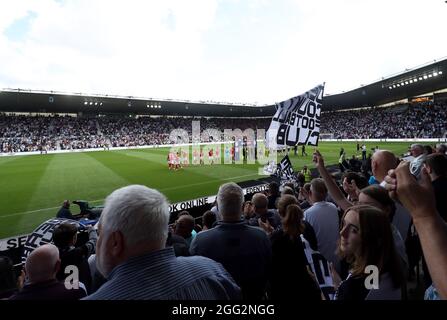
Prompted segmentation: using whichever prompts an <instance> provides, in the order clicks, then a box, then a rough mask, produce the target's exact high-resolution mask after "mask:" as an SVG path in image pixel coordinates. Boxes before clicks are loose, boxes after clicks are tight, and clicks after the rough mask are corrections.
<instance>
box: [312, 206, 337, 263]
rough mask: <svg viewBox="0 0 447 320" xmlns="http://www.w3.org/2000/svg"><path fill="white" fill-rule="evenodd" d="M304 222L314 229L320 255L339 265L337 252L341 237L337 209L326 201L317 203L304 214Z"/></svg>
mask: <svg viewBox="0 0 447 320" xmlns="http://www.w3.org/2000/svg"><path fill="white" fill-rule="evenodd" d="M304 220H306V221H307V222H309V224H310V225H311V226H312V228H314V231H315V235H316V237H317V240H318V249H319V251H320V253H321V254H322V255H323V256H324V257H325V258H326V259H327V260H328V261H330V262H333V263H334V264H337V262H338V258H337V256H336V254H335V251H336V249H337V241H338V239H339V236H340V235H339V226H338V210H337V207H336V206H335V205H334V204H332V203H330V202H326V201H322V202H316V203H314V204H313V206H312V207H310V208H309V209H307V210H306V211H305V212H304Z"/></svg>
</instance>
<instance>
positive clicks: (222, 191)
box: [217, 182, 244, 217]
mask: <svg viewBox="0 0 447 320" xmlns="http://www.w3.org/2000/svg"><path fill="white" fill-rule="evenodd" d="M243 203H244V192H243V191H242V188H241V187H239V186H238V185H237V184H236V183H234V182H229V183H225V184H223V185H221V186H220V188H219V192H218V193H217V206H218V208H219V213H220V214H222V216H223V217H225V216H235V215H242V204H243Z"/></svg>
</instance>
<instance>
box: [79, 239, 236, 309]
mask: <svg viewBox="0 0 447 320" xmlns="http://www.w3.org/2000/svg"><path fill="white" fill-rule="evenodd" d="M230 299H240V288H239V287H238V286H237V285H236V283H235V282H234V280H233V279H232V278H231V276H230V274H228V273H227V271H226V270H225V269H224V268H223V267H222V265H221V264H219V263H217V262H215V261H213V260H211V259H208V258H205V257H176V256H175V255H174V250H173V248H172V247H169V248H165V249H162V250H158V251H155V252H151V253H148V254H145V255H142V256H139V257H133V258H130V259H129V260H127V261H126V262H124V263H122V264H120V265H119V266H117V267H115V268H114V269H113V270H112V272H111V273H110V275H109V278H108V281H107V282H106V283H105V284H104V285H103V286H102V287H101V288H99V289H98V291H96V292H95V293H93V294H92V295H90V296H88V297H86V300H230Z"/></svg>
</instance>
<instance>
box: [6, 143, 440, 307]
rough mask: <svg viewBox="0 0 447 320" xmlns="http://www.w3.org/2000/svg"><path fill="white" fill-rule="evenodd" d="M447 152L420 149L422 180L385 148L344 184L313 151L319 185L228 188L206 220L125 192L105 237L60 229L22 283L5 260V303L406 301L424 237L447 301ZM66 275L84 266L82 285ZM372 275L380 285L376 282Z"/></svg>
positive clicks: (428, 284)
mask: <svg viewBox="0 0 447 320" xmlns="http://www.w3.org/2000/svg"><path fill="white" fill-rule="evenodd" d="M445 151H446V150H445V149H444V148H439V149H438V150H432V151H431V153H429V152H428V151H426V150H425V151H424V148H422V146H421V145H418V144H414V145H412V147H411V154H412V156H413V157H414V159H416V160H417V161H420V163H421V166H422V169H421V170H420V172H419V173H415V171H414V170H413V169H412V162H407V161H402V162H400V163H399V159H398V158H397V157H396V156H395V155H394V154H393V153H391V152H389V151H386V150H379V151H377V152H375V153H374V155H373V157H372V166H371V170H372V172H371V173H372V174H373V176H374V178H375V179H374V180H372V181H370V182H369V183H368V182H367V180H366V178H365V177H362V175H361V173H356V172H347V173H345V174H344V175H343V176H342V178H341V180H340V181H339V182H338V183H337V181H336V180H334V179H333V176H332V175H331V174H330V173H329V170H328V169H327V168H326V167H325V165H324V157H323V155H322V154H320V153H319V152H316V153H315V155H314V163H315V166H316V168H317V171H318V174H319V177H317V175H316V173H315V172H314V173H313V175H312V176H311V177H310V179H309V181H308V182H306V179H297V180H296V181H289V182H287V183H285V184H283V185H281V186H280V185H279V184H278V183H276V182H272V183H270V185H269V189H268V191H266V192H265V193H256V194H254V195H253V196H252V197H251V198H250V197H249V196H246V197H245V198H244V194H243V190H242V189H241V187H240V186H238V185H237V184H235V183H233V182H230V183H225V184H223V185H221V186H220V188H219V190H218V192H217V197H216V204H215V206H214V207H213V208H211V210H209V211H206V212H205V213H204V214H203V217H202V219H200V218H199V217H196V218H193V217H192V216H191V215H190V214H189V213H188V212H187V211H182V212H180V213H179V214H178V215H177V216H176V217H175V222H174V224H173V225H168V223H169V220H170V212H169V205H168V202H167V200H166V197H165V196H164V195H163V194H162V193H160V192H159V191H157V190H154V189H150V188H148V187H145V186H140V185H132V186H127V187H123V188H120V189H118V190H115V191H114V192H112V193H111V194H110V195H109V196H108V197H107V199H106V201H105V206H104V210H103V211H102V214H101V217H100V219H99V225H98V232H99V235H98V234H97V232H96V230H95V229H94V228H88V229H87V231H88V239H86V242H84V243H80V244H77V227H76V225H75V224H73V222H68V221H67V222H63V223H61V224H60V225H58V226H57V227H56V228H55V230H54V233H53V239H52V242H53V244H46V245H43V246H41V247H38V248H36V249H35V250H34V251H33V252H32V253H31V254H30V255H29V257H28V258H27V260H26V262H25V264H24V269H23V272H22V274H21V275H20V277H19V278H18V279H17V274H14V270H13V266H12V263H11V261H10V260H8V258H3V257H0V268H1V270H2V272H1V273H0V275H1V277H0V280H1V281H0V298H9V299H12V300H36V299H53V300H54V299H66V300H76V299H80V298H84V299H88V300H98V299H99V300H104V299H106V300H108V299H113V300H115V299H119V300H122V299H136V300H139V299H151V300H152V299H154V300H166V299H167V300H185V299H186V300H204V299H206V300H209V299H219V300H239V299H243V300H249V301H265V300H272V301H296V302H300V301H303V300H321V299H331V300H350V301H362V300H378V299H379V300H401V299H408V298H409V295H408V293H409V292H410V291H409V290H408V287H407V286H408V283H409V281H410V279H411V273H412V271H413V272H414V268H415V264H414V262H413V260H414V257H413V255H414V254H415V252H414V247H412V246H410V244H411V243H412V242H414V241H417V242H418V243H419V248H420V250H421V252H419V256H418V258H417V261H421V260H422V262H421V263H422V264H423V266H424V268H423V272H424V283H423V289H424V290H425V296H424V298H425V299H428V300H432V299H443V298H444V299H445V298H447V278H446V273H445V270H446V268H447V254H446V252H445V246H446V245H447V228H446V224H445V221H446V219H447V216H446V212H445V210H446V208H447V207H446V199H447V197H446V196H447V155H446V154H445ZM414 174H416V175H417V176H418V179H416V178H415V176H414ZM368 184H369V185H368ZM200 221H201V222H200ZM410 240H411V241H410ZM66 267H70V268H74V267H76V268H77V270H79V277H78V278H77V280H76V279H73V278H72V277H71V276H67V275H66V272H65V273H64V272H63V270H66V269H64V268H66ZM371 268H372V269H371ZM371 270H372V271H371ZM374 270H376V271H374ZM371 272H373V274H371ZM374 272H376V273H375V276H376V277H377V279H376V280H375V281H376V282H375V283H376V285H374V284H371V281H369V280H368V279H370V277H371V276H374ZM67 279H68V280H67ZM63 281H65V285H64V282H63ZM67 281H69V282H68V284H67ZM373 283H374V281H373ZM67 286H68V287H70V286H71V287H70V289H68V288H67ZM74 286H75V287H76V290H72V287H74ZM410 298H412V299H414V298H419V299H422V296H421V295H419V296H418V297H416V296H414V295H413V296H412V297H410Z"/></svg>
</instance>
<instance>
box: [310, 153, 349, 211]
mask: <svg viewBox="0 0 447 320" xmlns="http://www.w3.org/2000/svg"><path fill="white" fill-rule="evenodd" d="M313 162H314V163H315V166H316V168H317V170H318V172H319V173H320V176H321V177H322V178H323V180H324V183H325V184H326V187H327V189H328V191H329V194H330V195H331V197H332V199H334V201H335V203H337V205H338V206H339V207H340V208H341V209H342V210H343V211H344V210H346V209H347V208H349V207H351V206H352V203H351V202H349V201H348V199H346V197H345V196H344V194H343V192H341V190H340V188H339V187H338V186H337V184H336V183H335V181H334V179H332V176H331V175H330V174H329V172H328V171H327V169H326V167H325V166H324V159H323V156H322V155H321V153H320V152H319V151H318V150H317V151H315V152H314V154H313Z"/></svg>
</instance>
